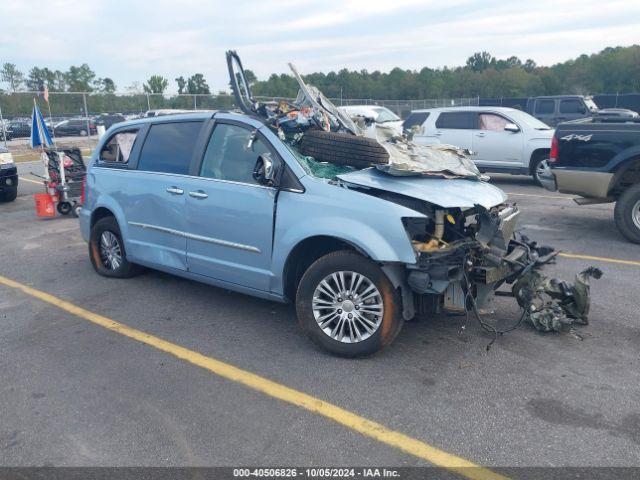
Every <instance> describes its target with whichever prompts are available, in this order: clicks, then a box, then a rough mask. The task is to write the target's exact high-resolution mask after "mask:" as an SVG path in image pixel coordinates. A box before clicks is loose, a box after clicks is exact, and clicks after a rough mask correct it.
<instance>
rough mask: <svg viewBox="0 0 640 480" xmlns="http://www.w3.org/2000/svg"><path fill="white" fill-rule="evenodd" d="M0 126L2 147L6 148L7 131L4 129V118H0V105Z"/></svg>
mask: <svg viewBox="0 0 640 480" xmlns="http://www.w3.org/2000/svg"><path fill="white" fill-rule="evenodd" d="M0 125H2V138H3V139H4V146H5V148H6V147H7V130H6V128H5V127H4V118H2V105H0Z"/></svg>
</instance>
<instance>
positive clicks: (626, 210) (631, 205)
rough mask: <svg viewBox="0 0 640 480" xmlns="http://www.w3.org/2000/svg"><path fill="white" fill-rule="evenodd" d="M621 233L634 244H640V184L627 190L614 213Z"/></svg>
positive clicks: (619, 199) (617, 203) (621, 196)
mask: <svg viewBox="0 0 640 480" xmlns="http://www.w3.org/2000/svg"><path fill="white" fill-rule="evenodd" d="M613 218H614V220H615V222H616V226H617V227H618V230H620V233H622V235H624V236H625V238H626V239H627V240H629V241H630V242H633V243H640V184H637V185H632V186H631V187H629V188H627V189H626V190H625V191H624V192H623V193H622V195H620V198H618V201H617V202H616V206H615V209H614V211H613Z"/></svg>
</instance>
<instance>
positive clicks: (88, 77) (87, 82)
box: [66, 63, 96, 92]
mask: <svg viewBox="0 0 640 480" xmlns="http://www.w3.org/2000/svg"><path fill="white" fill-rule="evenodd" d="M95 78H96V74H95V72H94V71H93V70H91V68H90V67H89V65H87V64H86V63H83V64H82V65H80V66H79V67H76V66H74V65H72V66H71V67H69V70H67V72H66V80H67V87H68V89H69V91H71V92H92V91H93V83H94V80H95Z"/></svg>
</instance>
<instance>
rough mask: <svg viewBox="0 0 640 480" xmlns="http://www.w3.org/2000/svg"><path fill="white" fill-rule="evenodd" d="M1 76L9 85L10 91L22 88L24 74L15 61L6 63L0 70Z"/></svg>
mask: <svg viewBox="0 0 640 480" xmlns="http://www.w3.org/2000/svg"><path fill="white" fill-rule="evenodd" d="M0 78H2V81H3V82H5V83H6V84H7V85H8V86H9V91H10V92H15V91H17V90H20V87H21V86H22V82H23V81H24V74H23V73H22V72H21V71H20V70H18V68H17V67H16V64H15V63H5V64H3V65H2V70H0Z"/></svg>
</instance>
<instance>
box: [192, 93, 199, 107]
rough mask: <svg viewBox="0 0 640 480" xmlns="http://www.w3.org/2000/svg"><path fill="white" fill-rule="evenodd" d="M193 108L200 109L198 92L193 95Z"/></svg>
mask: <svg viewBox="0 0 640 480" xmlns="http://www.w3.org/2000/svg"><path fill="white" fill-rule="evenodd" d="M193 109H194V110H197V109H198V94H195V95H194V96H193Z"/></svg>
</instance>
